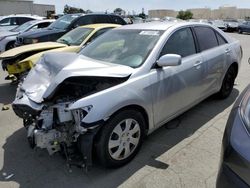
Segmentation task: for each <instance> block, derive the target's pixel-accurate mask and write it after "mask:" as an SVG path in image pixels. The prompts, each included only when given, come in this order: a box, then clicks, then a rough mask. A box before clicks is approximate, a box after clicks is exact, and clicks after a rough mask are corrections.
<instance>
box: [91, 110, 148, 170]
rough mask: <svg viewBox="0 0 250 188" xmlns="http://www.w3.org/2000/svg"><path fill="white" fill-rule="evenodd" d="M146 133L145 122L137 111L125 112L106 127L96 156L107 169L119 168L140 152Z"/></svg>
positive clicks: (98, 144)
mask: <svg viewBox="0 0 250 188" xmlns="http://www.w3.org/2000/svg"><path fill="white" fill-rule="evenodd" d="M144 132H145V120H144V118H143V116H142V114H141V113H140V112H138V111H136V110H124V111H121V112H119V113H118V114H116V115H115V116H114V117H112V118H111V119H110V120H109V121H108V122H107V123H106V124H105V125H104V126H103V129H102V132H101V136H100V139H99V140H98V143H97V147H96V150H97V152H96V154H97V156H98V158H99V160H100V162H101V164H102V165H103V166H105V167H119V166H122V165H124V164H126V163H128V162H129V161H131V160H132V159H133V158H134V157H135V155H136V154H137V152H138V151H139V149H140V147H141V144H142V140H143V137H144V135H145V134H144Z"/></svg>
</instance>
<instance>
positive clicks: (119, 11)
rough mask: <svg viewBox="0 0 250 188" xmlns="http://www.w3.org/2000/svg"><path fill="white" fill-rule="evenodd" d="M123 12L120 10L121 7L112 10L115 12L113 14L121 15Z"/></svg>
mask: <svg viewBox="0 0 250 188" xmlns="http://www.w3.org/2000/svg"><path fill="white" fill-rule="evenodd" d="M123 12H124V10H122V9H121V8H116V9H115V10H114V13H115V14H118V15H122V13H123Z"/></svg>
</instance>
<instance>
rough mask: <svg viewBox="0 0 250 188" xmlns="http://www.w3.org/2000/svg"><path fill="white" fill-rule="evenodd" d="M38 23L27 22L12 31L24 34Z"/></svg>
mask: <svg viewBox="0 0 250 188" xmlns="http://www.w3.org/2000/svg"><path fill="white" fill-rule="evenodd" d="M35 22H36V21H29V22H26V23H24V24H22V25H20V26H18V27H16V28H14V29H12V30H11V31H13V32H23V31H25V30H26V29H28V28H29V27H30V26H32V25H33V24H34V23H35Z"/></svg>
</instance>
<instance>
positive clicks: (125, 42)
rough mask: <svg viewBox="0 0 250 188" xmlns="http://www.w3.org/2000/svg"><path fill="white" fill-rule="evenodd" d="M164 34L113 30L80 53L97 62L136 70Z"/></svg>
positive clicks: (155, 31)
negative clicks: (120, 65) (125, 66)
mask: <svg viewBox="0 0 250 188" xmlns="http://www.w3.org/2000/svg"><path fill="white" fill-rule="evenodd" d="M162 33H163V32H162V31H158V30H125V29H124V30H112V31H109V32H107V33H105V34H104V35H103V36H101V37H99V38H97V39H96V40H95V41H94V42H93V43H91V44H90V45H89V46H87V47H86V48H84V49H83V50H82V51H81V52H80V53H81V54H82V55H84V56H86V57H89V58H92V59H95V60H100V61H105V62H109V63H114V64H122V65H127V66H130V67H133V68H136V67H139V66H140V65H142V64H143V62H144V61H145V59H146V58H147V56H148V54H149V53H150V52H151V50H152V49H153V47H154V46H155V44H156V42H157V41H158V39H159V38H160V36H161V34H162Z"/></svg>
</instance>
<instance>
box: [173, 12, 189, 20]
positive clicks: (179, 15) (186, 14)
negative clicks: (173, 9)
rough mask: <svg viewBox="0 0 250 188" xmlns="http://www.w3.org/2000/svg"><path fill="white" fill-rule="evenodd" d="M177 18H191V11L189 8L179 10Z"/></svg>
mask: <svg viewBox="0 0 250 188" xmlns="http://www.w3.org/2000/svg"><path fill="white" fill-rule="evenodd" d="M177 18H179V19H182V20H188V19H192V18H193V13H192V12H191V11H190V10H186V11H183V10H181V11H179V13H178V15H177Z"/></svg>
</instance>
